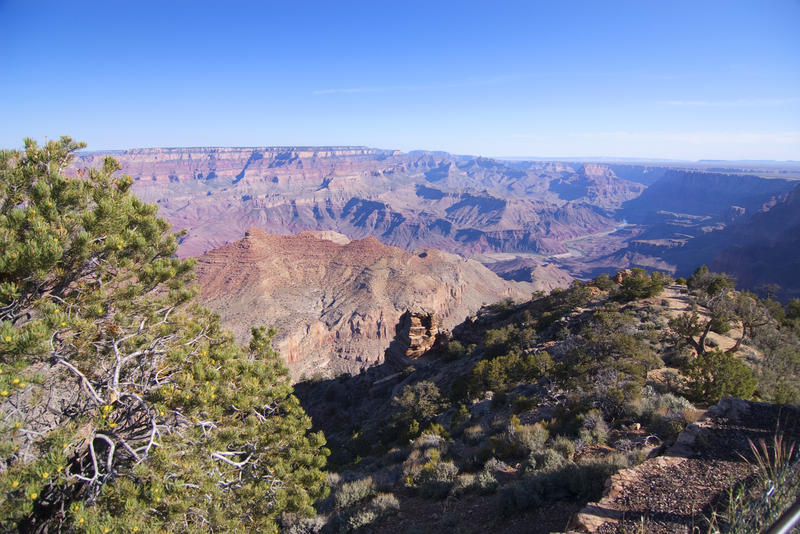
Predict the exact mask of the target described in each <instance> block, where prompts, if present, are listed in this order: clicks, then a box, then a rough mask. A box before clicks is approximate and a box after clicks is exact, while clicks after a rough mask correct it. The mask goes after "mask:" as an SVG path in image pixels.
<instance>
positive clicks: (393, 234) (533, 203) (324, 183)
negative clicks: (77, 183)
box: [75, 147, 644, 256]
mask: <svg viewBox="0 0 800 534" xmlns="http://www.w3.org/2000/svg"><path fill="white" fill-rule="evenodd" d="M104 156H105V154H99V153H87V154H84V155H83V156H82V157H81V158H79V159H78V160H77V161H76V162H75V166H76V167H87V166H96V165H99V164H101V162H102V158H103V157H104ZM113 156H114V157H115V158H117V159H118V160H119V161H120V163H121V164H122V166H123V172H125V173H128V174H130V175H131V176H132V177H133V178H134V180H135V183H134V186H133V189H134V191H135V192H136V193H137V194H138V195H139V196H140V197H141V198H143V199H144V200H146V201H148V202H157V203H158V204H159V209H160V214H161V215H162V216H164V217H166V218H167V219H168V220H169V221H170V222H171V223H172V225H173V227H175V228H176V229H187V230H188V233H187V235H186V236H184V238H183V239H182V242H181V246H180V251H179V252H180V254H181V255H184V256H190V255H199V254H202V253H203V252H204V251H208V250H211V249H213V248H215V247H218V246H220V245H222V244H225V243H227V242H232V241H235V240H236V239H239V238H240V237H241V236H242V234H243V232H244V231H245V230H246V229H247V228H249V227H250V226H255V227H258V228H261V229H263V230H266V231H268V232H270V233H275V234H294V233H298V232H301V231H306V230H335V231H337V232H340V233H343V234H345V235H347V236H348V237H349V238H350V239H362V238H364V237H367V236H374V237H377V238H378V239H380V240H381V241H382V242H384V243H386V244H390V245H394V246H399V247H401V248H405V249H406V250H409V251H410V250H414V249H415V248H420V247H435V248H439V249H443V250H447V251H450V252H458V253H460V254H463V255H467V256H469V255H473V254H478V253H481V252H497V251H507V252H542V253H563V252H565V249H564V248H563V246H562V245H561V242H562V241H564V240H567V239H571V238H575V237H578V236H582V235H585V234H590V233H593V232H597V231H600V230H604V229H608V228H611V227H613V226H614V224H615V221H614V219H613V210H614V209H616V208H618V207H619V206H620V205H621V204H622V203H623V202H624V201H627V200H630V199H632V198H635V197H636V196H637V195H639V194H640V193H641V191H642V190H643V189H644V186H643V185H641V184H638V183H635V182H633V181H629V180H623V179H620V178H618V177H617V176H616V175H615V174H614V172H613V171H612V170H611V168H610V167H608V166H605V165H597V164H586V165H584V164H566V163H545V162H533V163H532V162H526V163H525V164H524V165H522V164H512V163H504V162H499V161H496V160H491V159H487V158H475V157H462V156H451V155H449V154H444V153H429V152H412V153H408V154H403V153H400V152H397V151H389V150H376V149H371V148H364V147H260V148H160V149H137V150H126V151H121V152H117V153H114V154H113Z"/></svg>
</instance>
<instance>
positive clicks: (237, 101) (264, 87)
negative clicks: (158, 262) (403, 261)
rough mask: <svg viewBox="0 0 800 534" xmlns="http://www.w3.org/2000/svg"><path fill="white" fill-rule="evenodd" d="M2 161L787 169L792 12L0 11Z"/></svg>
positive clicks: (640, 4) (799, 0)
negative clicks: (618, 162) (426, 153)
mask: <svg viewBox="0 0 800 534" xmlns="http://www.w3.org/2000/svg"><path fill="white" fill-rule="evenodd" d="M0 56H1V57H2V67H0V105H2V108H1V109H2V111H0V146H3V147H15V146H19V145H20V144H21V139H22V138H23V137H26V136H28V137H34V138H36V139H39V140H42V139H44V138H45V137H50V138H52V137H57V136H59V135H63V134H69V135H71V136H72V137H74V138H76V139H80V140H84V141H86V142H88V143H89V148H90V149H97V150H100V149H118V148H132V147H147V146H211V145H214V146H255V145H368V146H374V147H380V148H395V149H400V150H412V149H429V150H446V151H449V152H452V153H458V154H479V155H486V156H538V157H567V156H586V157H594V156H603V157H645V158H674V159H701V158H710V159H780V160H785V159H794V160H800V0H786V1H780V0H753V1H737V0H726V1H707V0H690V1H672V0H670V1H649V0H636V1H630V2H617V1H611V0H609V1H599V0H589V1H583V2H579V1H570V0H551V1H535V0H528V1H522V2H505V1H500V0H495V1H490V0H485V1H482V2H470V1H453V2H437V1H435V0H426V1H423V2H416V1H402V2H401V1H394V2H390V1H388V0H371V1H368V2H348V1H344V0H342V1H332V0H325V1H319V2H314V1H293V0H285V1H283V2H272V1H266V0H263V1H252V2H245V1H237V0H226V1H216V2H206V1H202V0H191V1H179V0H161V1H159V2H150V1H143V0H136V1H134V0H103V1H97V2H83V1H80V0H71V1H64V0H60V1H48V2H45V1H37V0H0Z"/></svg>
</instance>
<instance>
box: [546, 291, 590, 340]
mask: <svg viewBox="0 0 800 534" xmlns="http://www.w3.org/2000/svg"><path fill="white" fill-rule="evenodd" d="M591 296H592V291H591V290H590V289H589V288H588V287H587V286H586V285H584V284H583V282H581V281H580V280H574V281H573V282H572V284H571V285H570V286H569V288H567V289H560V288H555V289H553V290H552V291H551V292H550V294H549V295H548V296H547V297H545V298H543V299H540V300H537V301H534V302H532V303H531V306H532V309H531V312H532V313H533V312H536V314H538V317H537V320H536V330H537V331H539V332H543V331H544V330H545V329H547V328H548V327H549V326H550V325H552V324H553V323H555V322H556V321H558V320H559V319H561V318H563V317H564V316H565V315H567V314H568V313H570V312H573V311H575V310H576V309H577V308H580V307H583V306H585V305H586V304H587V303H588V302H589V300H590V299H591Z"/></svg>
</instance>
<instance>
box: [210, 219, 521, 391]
mask: <svg viewBox="0 0 800 534" xmlns="http://www.w3.org/2000/svg"><path fill="white" fill-rule="evenodd" d="M197 273H198V282H199V285H200V288H201V299H202V301H203V302H204V303H205V304H206V305H208V306H209V307H210V308H211V309H213V310H215V311H217V312H218V313H220V315H221V317H222V321H223V324H225V325H226V326H227V327H229V328H230V329H231V330H233V332H234V334H235V335H236V337H237V340H238V341H239V342H240V343H244V342H246V341H247V337H248V335H249V330H250V328H251V327H252V326H254V325H259V324H267V325H273V326H275V327H276V328H277V330H278V334H277V338H276V346H277V347H278V349H279V350H280V352H281V354H282V355H283V357H284V359H286V361H287V362H288V364H289V366H290V368H291V370H292V374H293V376H294V377H295V378H299V377H301V376H302V375H306V376H311V375H314V374H322V375H335V374H339V373H342V372H350V373H355V372H358V371H359V370H360V369H362V368H364V367H367V366H369V365H372V364H374V363H376V362H380V361H382V359H383V357H384V352H385V351H386V349H387V348H388V347H389V345H390V343H392V341H393V340H395V338H396V337H398V333H400V338H403V337H404V338H405V339H399V343H400V344H405V346H406V347H405V349H404V351H403V352H404V353H406V354H407V355H408V356H411V357H413V356H414V355H415V354H418V353H421V351H422V352H424V349H425V348H427V347H429V346H430V344H431V343H432V342H433V340H434V339H435V336H436V333H437V332H438V328H444V329H447V328H452V327H453V326H454V325H455V324H457V323H459V322H461V321H463V320H464V318H465V317H466V316H467V315H469V314H470V313H473V312H475V311H476V310H477V309H478V308H480V307H481V306H482V305H483V304H488V303H492V302H495V301H497V300H500V299H503V298H508V297H511V298H525V297H527V296H529V295H530V292H531V290H532V289H531V286H530V285H529V284H522V283H518V282H506V281H505V280H502V279H500V278H499V277H498V276H497V275H495V274H494V273H492V272H491V271H489V270H488V269H486V268H485V267H484V266H482V265H481V264H479V263H478V262H475V261H472V260H465V259H464V258H461V257H458V256H455V255H453V254H448V253H445V252H441V251H438V250H418V251H415V252H414V253H409V252H406V251H404V250H401V249H399V248H396V247H390V246H386V245H384V244H382V243H380V242H379V241H378V240H377V239H375V238H374V237H369V238H366V239H362V240H356V241H352V242H351V241H349V240H347V238H345V237H344V236H342V235H336V234H334V233H321V234H320V233H313V232H304V233H301V234H299V235H295V236H276V235H270V234H267V233H266V232H264V231H263V230H259V229H257V228H251V229H250V230H248V233H247V235H246V236H245V238H244V239H242V240H240V241H237V242H235V243H232V244H229V245H225V246H223V247H220V248H218V249H216V250H214V251H212V252H210V253H208V254H205V255H203V256H201V257H200V258H199V259H198V265H197ZM403 317H405V321H407V323H408V324H407V325H404V324H403V322H402V321H401V318H403Z"/></svg>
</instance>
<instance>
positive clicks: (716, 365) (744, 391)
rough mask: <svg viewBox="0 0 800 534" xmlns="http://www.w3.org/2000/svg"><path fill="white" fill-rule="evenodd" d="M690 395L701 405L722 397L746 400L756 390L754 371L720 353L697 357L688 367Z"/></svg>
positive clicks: (713, 352)
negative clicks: (700, 402) (701, 402)
mask: <svg viewBox="0 0 800 534" xmlns="http://www.w3.org/2000/svg"><path fill="white" fill-rule="evenodd" d="M687 373H688V375H689V379H690V381H691V383H690V389H691V393H692V395H693V396H694V398H695V399H697V400H699V401H703V402H712V403H713V402H718V401H719V400H720V399H721V398H723V397H740V398H743V399H749V398H750V397H751V396H752V395H753V392H754V391H755V389H756V379H755V378H754V377H753V372H752V371H751V370H750V368H749V367H747V365H746V364H744V363H743V362H742V361H741V360H739V359H737V358H736V357H734V356H733V355H731V354H726V353H724V352H722V351H720V350H711V351H708V352H705V353H704V354H700V355H698V356H697V358H696V359H695V360H694V361H692V362H691V363H690V364H689V368H688V369H687Z"/></svg>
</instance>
